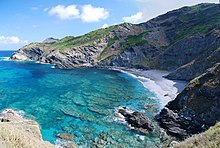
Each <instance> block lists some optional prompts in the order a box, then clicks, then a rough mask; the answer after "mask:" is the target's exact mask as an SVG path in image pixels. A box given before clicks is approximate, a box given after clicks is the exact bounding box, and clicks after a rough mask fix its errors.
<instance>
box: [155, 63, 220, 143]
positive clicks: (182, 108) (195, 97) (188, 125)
mask: <svg viewBox="0 0 220 148" xmlns="http://www.w3.org/2000/svg"><path fill="white" fill-rule="evenodd" d="M157 118H158V121H159V123H160V125H161V127H163V128H164V129H166V130H167V133H168V134H170V135H172V136H175V137H177V138H178V139H180V140H183V139H184V138H186V137H188V136H190V135H192V134H197V133H200V132H202V131H204V130H206V129H208V128H209V127H210V126H213V125H214V124H215V123H216V122H218V121H220V63H218V64H215V65H214V66H213V67H212V68H211V69H209V70H208V71H207V72H206V73H204V74H202V75H201V76H199V77H197V78H195V79H193V80H192V81H191V82H190V83H189V84H188V86H187V87H186V88H185V89H184V90H183V92H182V93H180V94H179V95H178V96H177V98H176V99H175V100H173V101H171V102H169V103H168V105H166V107H165V108H164V109H162V110H161V112H160V114H159V116H158V117H157Z"/></svg>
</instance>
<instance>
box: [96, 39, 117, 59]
mask: <svg viewBox="0 0 220 148" xmlns="http://www.w3.org/2000/svg"><path fill="white" fill-rule="evenodd" d="M117 40H119V38H118V37H117V36H115V37H114V38H110V39H109V40H108V45H107V47H106V48H105V49H104V50H103V51H102V53H101V54H100V55H99V57H98V60H101V59H102V58H104V57H105V56H107V55H111V53H110V52H111V51H110V50H108V49H109V48H110V47H111V46H112V45H113V44H114V43H115V41H117Z"/></svg>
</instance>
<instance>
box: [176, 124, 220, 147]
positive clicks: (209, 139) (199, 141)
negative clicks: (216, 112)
mask: <svg viewBox="0 0 220 148" xmlns="http://www.w3.org/2000/svg"><path fill="white" fill-rule="evenodd" d="M219 139H220V123H217V124H216V125H215V126H213V127H211V128H209V129H208V130H207V131H205V132H204V133H202V134H197V135H195V136H193V137H191V138H188V139H186V140H185V141H183V142H181V143H179V144H177V145H175V146H174V147H176V148H219V145H220V140H219Z"/></svg>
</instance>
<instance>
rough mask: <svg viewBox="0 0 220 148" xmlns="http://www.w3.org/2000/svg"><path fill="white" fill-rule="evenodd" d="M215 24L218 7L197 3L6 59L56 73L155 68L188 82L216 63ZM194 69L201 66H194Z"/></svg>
mask: <svg viewBox="0 0 220 148" xmlns="http://www.w3.org/2000/svg"><path fill="white" fill-rule="evenodd" d="M219 24H220V5H218V4H207V3H206V4H199V5H196V6H192V7H183V8H181V9H178V10H174V11H170V12H168V13H166V14H164V15H161V16H158V17H156V18H154V19H152V20H150V21H148V22H146V23H142V24H138V25H134V24H128V23H124V24H120V25H115V26H111V27H108V28H105V29H99V30H96V31H92V32H90V33H87V34H85V35H82V36H78V37H73V36H68V37H65V38H63V39H60V40H55V39H53V40H52V42H51V41H50V39H48V40H45V41H44V42H42V43H31V44H29V45H27V46H25V47H23V48H21V49H19V50H18V51H17V52H16V53H15V54H14V55H12V57H11V59H12V60H27V61H30V60H34V61H39V62H43V63H51V64H55V65H56V67H58V68H74V67H82V66H121V67H133V68H143V69H149V68H156V69H163V70H169V71H173V72H172V73H171V74H170V75H169V76H168V77H169V78H173V79H183V80H191V79H193V78H194V77H196V76H199V75H200V74H201V73H203V72H205V70H206V69H207V68H210V67H211V66H212V65H213V63H216V62H219V58H217V57H213V56H215V54H214V55H212V54H213V53H214V52H216V53H218V52H219V50H217V48H218V47H219V45H220V41H219V40H220V26H219ZM48 41H49V42H48ZM200 56H203V57H200ZM207 57H212V58H208V59H207V60H208V61H211V64H207V62H204V61H203V60H201V59H203V58H207ZM200 64H202V65H204V66H202V67H198V65H200ZM185 73H187V75H185Z"/></svg>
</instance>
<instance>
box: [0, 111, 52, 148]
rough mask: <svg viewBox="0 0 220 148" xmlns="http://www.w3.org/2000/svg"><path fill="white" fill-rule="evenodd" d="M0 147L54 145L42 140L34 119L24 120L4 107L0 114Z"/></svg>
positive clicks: (26, 147) (23, 147) (45, 147)
mask: <svg viewBox="0 0 220 148" xmlns="http://www.w3.org/2000/svg"><path fill="white" fill-rule="evenodd" d="M0 147H1V148H15V147H22V148H39V147H42V148H55V145H52V144H50V143H49V142H46V141H43V140H42V136H41V133H40V128H39V125H38V124H37V123H36V122H35V121H32V120H26V119H24V118H22V117H20V116H19V115H18V114H17V113H16V112H15V111H13V110H12V109H6V110H4V111H3V112H2V113H1V114H0Z"/></svg>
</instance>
